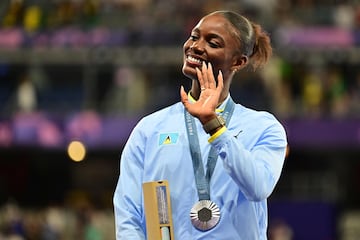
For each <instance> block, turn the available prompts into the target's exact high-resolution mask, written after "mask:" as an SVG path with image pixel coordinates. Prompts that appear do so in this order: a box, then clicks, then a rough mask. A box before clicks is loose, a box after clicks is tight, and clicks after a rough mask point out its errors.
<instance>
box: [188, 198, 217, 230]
mask: <svg viewBox="0 0 360 240" xmlns="http://www.w3.org/2000/svg"><path fill="white" fill-rule="evenodd" d="M190 219H191V223H192V225H193V226H194V227H196V228H197V229H199V230H201V231H207V230H210V229H212V228H213V227H215V226H216V225H217V224H218V222H219V220H220V208H219V207H218V206H217V205H216V204H215V203H214V202H212V201H210V200H200V201H199V202H197V203H195V205H194V206H193V207H192V209H191V211H190Z"/></svg>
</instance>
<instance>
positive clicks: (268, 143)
mask: <svg viewBox="0 0 360 240" xmlns="http://www.w3.org/2000/svg"><path fill="white" fill-rule="evenodd" d="M183 49H184V64H183V69H182V71H183V74H184V75H185V76H186V77H188V78H190V79H191V80H192V85H191V89H190V91H189V92H188V94H187V93H186V92H185V90H184V88H183V87H181V89H180V96H181V103H180V102H179V103H176V104H174V105H172V106H170V107H167V108H165V109H162V110H160V111H157V112H155V113H153V114H150V115H149V116H146V117H144V118H143V119H142V120H141V121H140V122H139V123H138V124H137V126H136V127H135V128H134V130H133V132H132V133H131V135H130V137H129V140H128V142H127V144H126V146H125V148H124V150H123V153H122V156H121V168H120V177H119V181H118V185H117V188H116V190H115V194H114V208H115V209H114V211H115V221H116V237H117V239H126V240H129V239H146V223H145V215H144V202H143V195H142V194H143V193H142V184H143V183H144V182H149V181H157V180H163V179H166V180H168V182H169V188H170V196H171V207H172V220H173V225H174V229H173V230H174V235H175V237H174V238H175V239H177V240H189V239H191V240H193V239H216V240H219V239H221V240H227V239H229V240H234V239H243V240H253V239H266V230H267V198H268V197H269V196H270V194H271V193H272V191H273V190H274V187H275V185H276V183H277V181H278V179H279V177H280V173H281V170H282V166H283V162H284V158H285V152H286V146H287V140H286V134H285V131H284V128H283V127H282V125H281V124H280V123H279V122H278V121H277V120H276V119H275V118H274V117H273V115H271V114H270V113H267V112H259V111H255V110H251V109H248V108H246V107H244V106H242V105H240V104H235V103H234V102H233V101H232V99H231V96H230V85H231V81H232V79H233V76H234V74H235V73H236V72H237V71H240V70H242V69H243V68H244V67H246V66H249V67H253V68H254V69H256V68H257V67H259V66H262V65H263V64H265V63H266V62H267V60H268V59H269V57H270V56H271V46H270V40H269V37H268V35H266V34H265V33H264V32H263V31H262V29H261V27H260V26H259V25H257V24H254V23H252V22H250V21H249V20H248V19H246V18H245V17H243V16H241V15H238V14H236V13H234V12H230V11H217V12H213V13H211V14H209V15H207V16H205V17H204V18H202V19H201V20H200V22H199V23H198V24H197V25H196V26H195V28H194V29H193V30H192V32H191V35H190V38H189V39H188V40H187V41H186V42H185V44H184V47H183ZM208 156H210V157H208Z"/></svg>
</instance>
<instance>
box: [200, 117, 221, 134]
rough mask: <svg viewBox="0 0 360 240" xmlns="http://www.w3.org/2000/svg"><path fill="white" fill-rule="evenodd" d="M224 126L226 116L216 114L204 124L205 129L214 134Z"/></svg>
mask: <svg viewBox="0 0 360 240" xmlns="http://www.w3.org/2000/svg"><path fill="white" fill-rule="evenodd" d="M224 126H225V120H224V118H223V117H221V116H216V117H214V118H212V119H211V120H209V121H207V122H206V123H205V124H203V129H204V130H205V132H206V133H208V134H210V135H213V134H214V133H216V132H217V131H218V130H219V129H221V128H222V127H224Z"/></svg>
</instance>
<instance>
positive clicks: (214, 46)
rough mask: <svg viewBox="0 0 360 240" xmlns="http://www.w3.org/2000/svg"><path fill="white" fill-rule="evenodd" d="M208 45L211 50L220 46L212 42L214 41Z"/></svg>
mask: <svg viewBox="0 0 360 240" xmlns="http://www.w3.org/2000/svg"><path fill="white" fill-rule="evenodd" d="M209 45H210V47H212V48H219V47H220V44H218V43H217V42H214V41H210V42H209Z"/></svg>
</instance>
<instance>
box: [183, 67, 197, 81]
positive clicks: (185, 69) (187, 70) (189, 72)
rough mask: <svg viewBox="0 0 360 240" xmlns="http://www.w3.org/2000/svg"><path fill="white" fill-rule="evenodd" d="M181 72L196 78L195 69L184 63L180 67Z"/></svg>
mask: <svg viewBox="0 0 360 240" xmlns="http://www.w3.org/2000/svg"><path fill="white" fill-rule="evenodd" d="M182 73H183V74H184V75H185V76H186V77H188V78H190V79H197V74H196V70H195V69H194V68H192V67H189V66H186V64H184V66H183V68H182Z"/></svg>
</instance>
